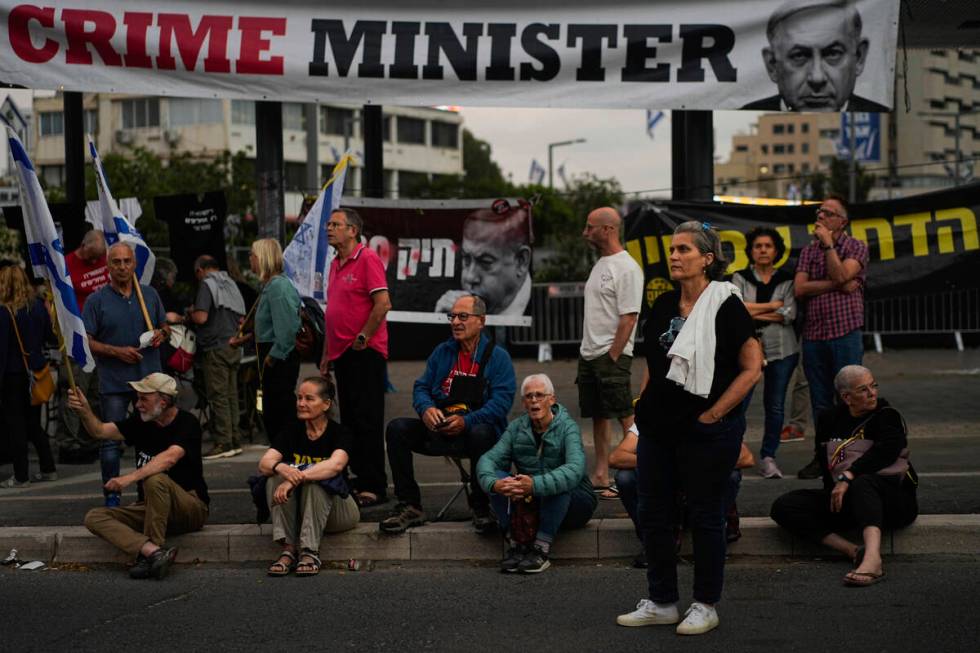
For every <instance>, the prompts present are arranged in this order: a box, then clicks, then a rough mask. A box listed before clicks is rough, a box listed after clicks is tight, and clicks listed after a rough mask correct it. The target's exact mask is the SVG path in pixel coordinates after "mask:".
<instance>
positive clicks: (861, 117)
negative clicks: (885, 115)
mask: <svg viewBox="0 0 980 653" xmlns="http://www.w3.org/2000/svg"><path fill="white" fill-rule="evenodd" d="M851 116H853V117H854V159H855V160H856V161H862V162H865V161H880V160H881V114H878V113H858V112H855V113H841V114H840V141H838V143H837V156H838V157H839V158H841V159H850V158H851V149H850V148H851V124H850V117H851Z"/></svg>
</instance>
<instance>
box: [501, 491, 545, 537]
mask: <svg viewBox="0 0 980 653" xmlns="http://www.w3.org/2000/svg"><path fill="white" fill-rule="evenodd" d="M540 522H541V518H540V515H539V514H538V500H537V499H535V498H533V497H525V498H523V499H517V500H516V501H511V502H510V533H509V534H510V539H511V540H513V541H514V542H516V543H517V544H532V543H533V542H534V538H535V537H537V535H538V524H540Z"/></svg>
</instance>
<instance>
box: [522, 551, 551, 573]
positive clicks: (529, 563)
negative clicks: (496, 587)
mask: <svg viewBox="0 0 980 653" xmlns="http://www.w3.org/2000/svg"><path fill="white" fill-rule="evenodd" d="M550 566H551V562H550V561H549V560H548V554H547V553H545V552H544V551H542V550H541V547H539V546H538V545H536V544H535V545H533V546H532V547H531V549H530V550H528V552H527V553H526V554H525V555H524V559H523V560H521V562H520V563H519V564H518V565H517V571H519V572H520V573H522V574H540V573H541V572H542V571H544V570H545V569H547V568H548V567H550Z"/></svg>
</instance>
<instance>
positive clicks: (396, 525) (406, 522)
mask: <svg viewBox="0 0 980 653" xmlns="http://www.w3.org/2000/svg"><path fill="white" fill-rule="evenodd" d="M424 523H425V513H424V512H422V509H421V508H416V507H415V506H413V505H409V504H407V503H397V504H395V507H394V508H392V510H391V512H390V513H388V516H387V517H385V518H384V519H383V520H382V521H381V523H380V524H378V530H380V531H381V532H382V533H404V532H405V531H406V530H407V529H409V528H412V527H413V526H421V525H423V524H424Z"/></svg>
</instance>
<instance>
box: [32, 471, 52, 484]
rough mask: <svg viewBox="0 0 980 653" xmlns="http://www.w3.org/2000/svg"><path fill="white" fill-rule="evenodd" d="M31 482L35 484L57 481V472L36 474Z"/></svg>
mask: <svg viewBox="0 0 980 653" xmlns="http://www.w3.org/2000/svg"><path fill="white" fill-rule="evenodd" d="M31 480H32V481H35V482H37V483H44V482H47V481H57V480H58V472H38V473H37V474H35V475H34V477H33V478H32V479H31Z"/></svg>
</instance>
